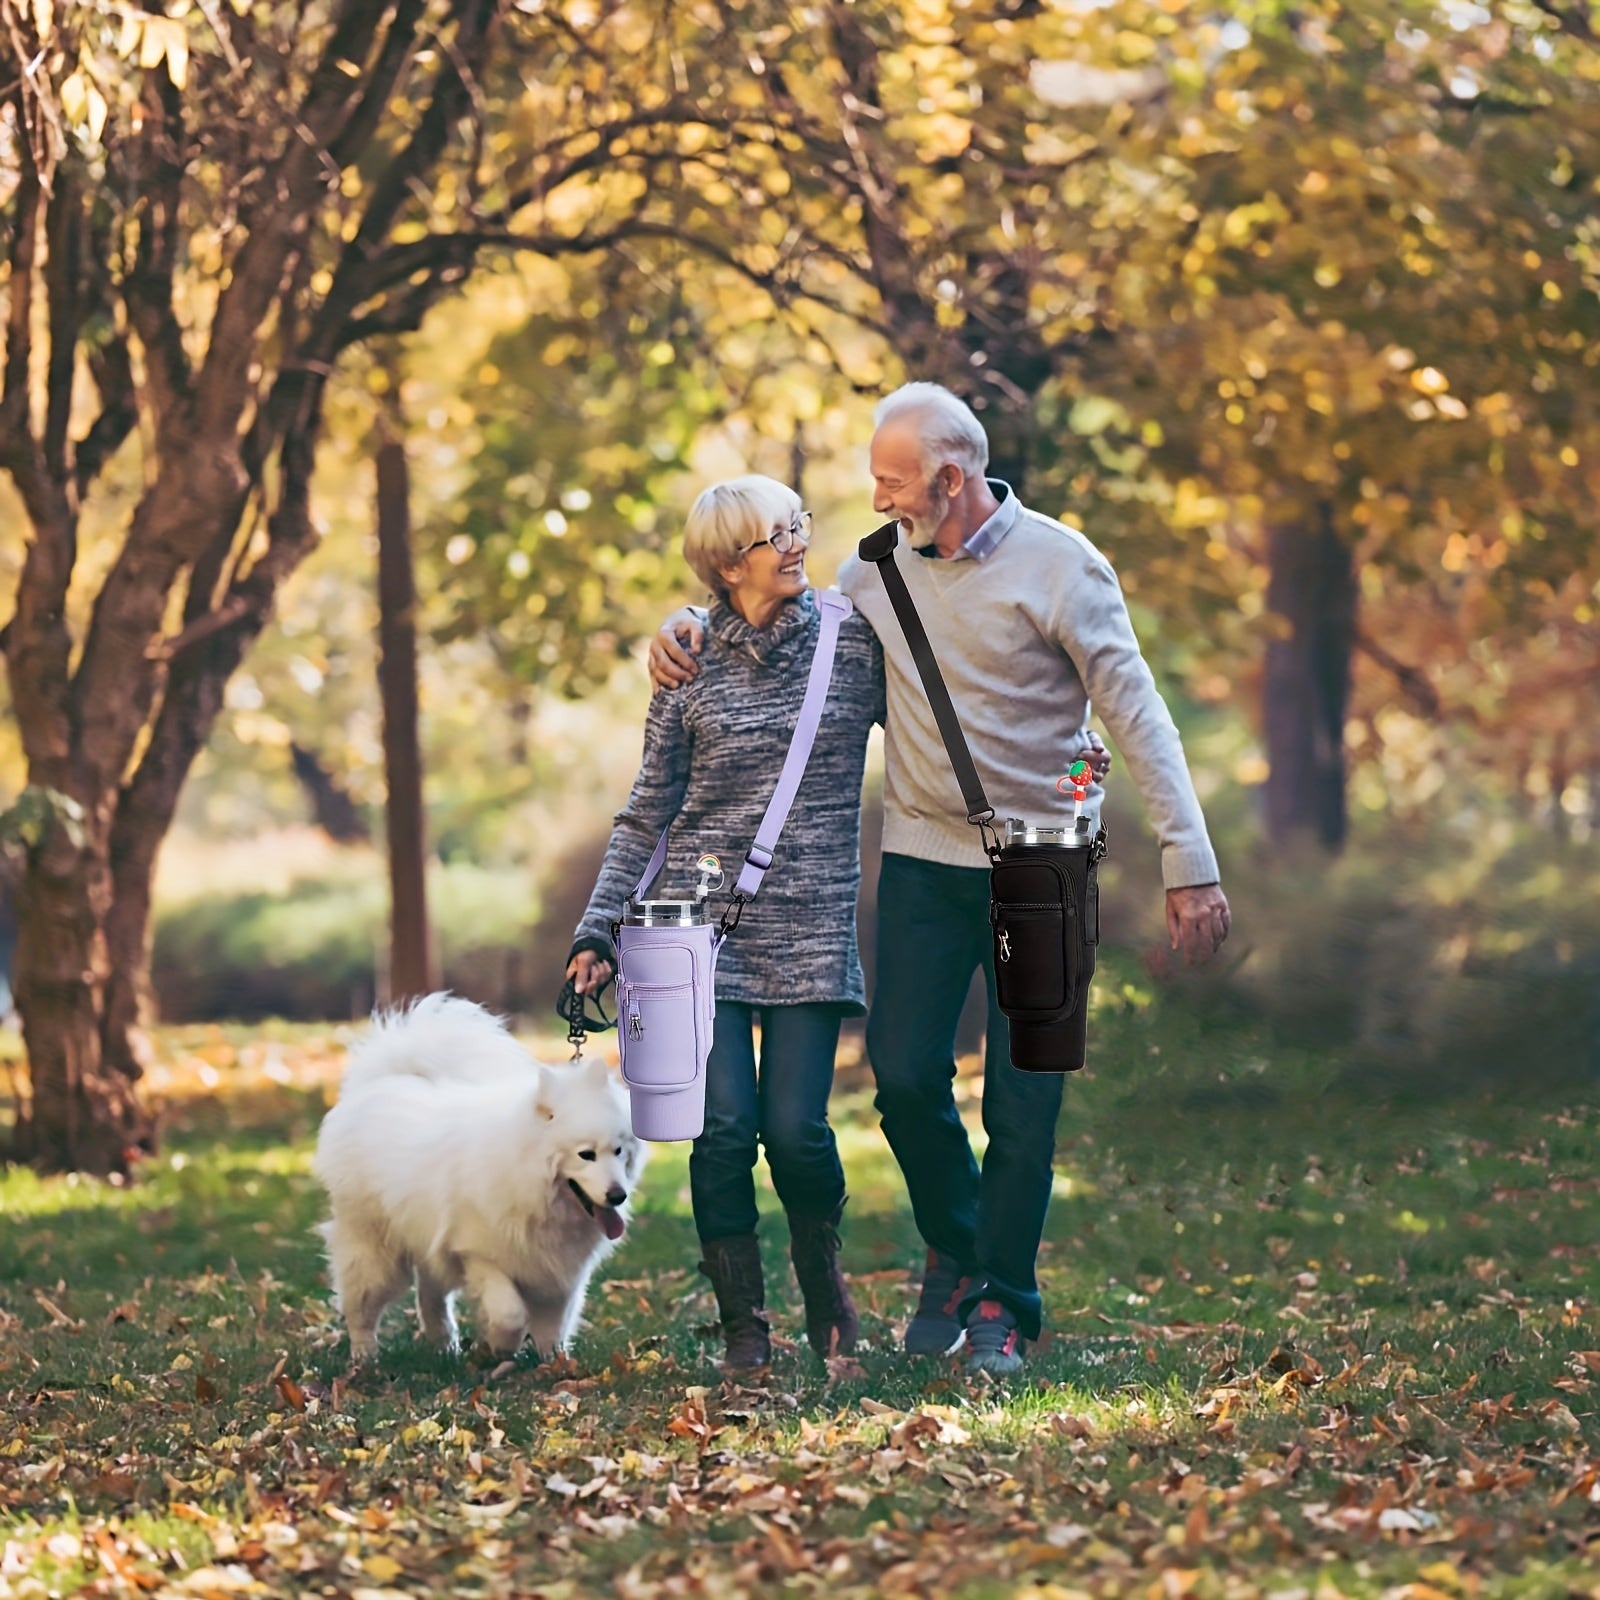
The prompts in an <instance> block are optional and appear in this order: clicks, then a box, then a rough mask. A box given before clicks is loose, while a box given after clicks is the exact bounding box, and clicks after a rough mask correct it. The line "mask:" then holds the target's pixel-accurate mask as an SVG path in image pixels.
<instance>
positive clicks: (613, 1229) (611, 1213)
mask: <svg viewBox="0 0 1600 1600" xmlns="http://www.w3.org/2000/svg"><path fill="white" fill-rule="evenodd" d="M594 1220H595V1221H596V1222H598V1223H599V1224H600V1226H601V1227H602V1228H603V1229H604V1230H605V1235H606V1238H608V1239H620V1238H621V1237H622V1230H623V1228H625V1227H626V1226H627V1224H626V1223H625V1222H624V1221H623V1220H622V1213H621V1212H620V1211H618V1210H617V1209H616V1208H615V1207H614V1206H596V1207H595V1208H594Z"/></svg>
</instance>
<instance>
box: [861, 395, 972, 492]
mask: <svg viewBox="0 0 1600 1600" xmlns="http://www.w3.org/2000/svg"><path fill="white" fill-rule="evenodd" d="M896 418H905V419H906V420H907V421H909V422H910V423H911V424H912V425H913V427H914V428H915V429H916V435H917V443H918V444H919V445H920V446H921V449H922V458H923V465H924V466H925V467H926V469H927V472H928V476H929V477H932V476H933V474H934V473H936V472H937V471H938V470H939V468H940V467H942V466H944V465H945V464H946V463H947V462H948V463H949V464H951V465H952V466H957V467H960V468H961V470H962V471H963V472H964V473H966V475H967V476H968V477H969V478H980V477H982V476H983V472H984V469H985V468H986V467H987V466H988V465H989V436H988V434H986V433H985V432H984V431H983V424H982V423H981V422H979V421H978V419H977V418H976V417H975V416H974V415H973V414H972V408H971V407H970V406H969V405H968V404H967V403H966V401H965V400H963V399H962V398H961V397H960V396H959V395H957V394H954V393H952V392H951V391H950V390H949V389H946V388H945V387H944V385H943V384H941V383H903V384H901V385H900V387H899V388H898V389H896V390H895V391H894V393H893V394H889V395H885V396H884V397H883V399H882V400H880V401H879V402H878V409H877V411H876V412H875V413H874V415H873V419H872V420H873V425H874V426H875V427H879V428H881V427H882V426H883V425H884V423H886V422H890V421H893V420H895V419H896Z"/></svg>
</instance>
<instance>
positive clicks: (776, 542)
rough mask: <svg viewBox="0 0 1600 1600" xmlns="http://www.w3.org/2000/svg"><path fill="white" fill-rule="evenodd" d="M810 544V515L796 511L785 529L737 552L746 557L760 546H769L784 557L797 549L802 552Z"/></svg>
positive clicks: (806, 512)
mask: <svg viewBox="0 0 1600 1600" xmlns="http://www.w3.org/2000/svg"><path fill="white" fill-rule="evenodd" d="M810 543H811V513H810V512H809V511H797V512H796V513H795V519H794V521H793V522H791V523H790V524H789V526H788V527H787V528H779V529H778V531H777V532H776V533H774V534H772V535H771V536H770V537H769V538H766V539H757V540H756V542H755V543H754V544H747V545H745V546H744V548H743V549H741V550H740V551H739V554H740V555H747V554H748V553H749V552H750V551H752V550H759V549H760V548H761V546H762V545H764V544H770V545H771V546H772V548H773V549H774V550H775V551H777V553H778V554H779V555H780V556H786V555H788V554H789V553H790V551H792V550H794V549H795V548H796V547H798V548H799V549H801V550H804V549H805V547H806V546H807V545H808V544H810Z"/></svg>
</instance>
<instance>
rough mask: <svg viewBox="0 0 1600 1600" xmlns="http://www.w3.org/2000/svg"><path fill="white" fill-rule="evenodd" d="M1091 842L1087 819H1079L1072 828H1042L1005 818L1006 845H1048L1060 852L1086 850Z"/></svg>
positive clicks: (1020, 819)
mask: <svg viewBox="0 0 1600 1600" xmlns="http://www.w3.org/2000/svg"><path fill="white" fill-rule="evenodd" d="M1091 842H1092V839H1091V835H1090V833H1089V819H1088V818H1087V817H1079V818H1078V820H1077V823H1076V825H1075V826H1073V827H1066V826H1048V827H1042V826H1039V825H1037V824H1035V823H1032V822H1024V821H1023V820H1022V818H1021V817H1007V818H1006V831H1005V843H1006V844H1007V845H1016V844H1050V845H1055V846H1056V847H1057V848H1058V849H1061V850H1086V849H1088V847H1089V845H1090V843H1091Z"/></svg>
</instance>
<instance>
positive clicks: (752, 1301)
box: [700, 1233, 772, 1372]
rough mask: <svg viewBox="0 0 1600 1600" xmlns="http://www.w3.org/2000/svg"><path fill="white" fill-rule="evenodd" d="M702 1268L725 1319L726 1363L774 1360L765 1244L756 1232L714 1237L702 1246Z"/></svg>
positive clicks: (738, 1368) (742, 1366) (741, 1367)
mask: <svg viewBox="0 0 1600 1600" xmlns="http://www.w3.org/2000/svg"><path fill="white" fill-rule="evenodd" d="M701 1249H702V1250H703V1252H704V1254H705V1260H703V1261H702V1262H701V1263H700V1270H701V1271H702V1272H703V1273H704V1274H705V1275H706V1276H707V1277H708V1278H709V1279H710V1280H711V1287H712V1290H713V1291H714V1292H715V1294H716V1297H717V1315H718V1316H719V1317H720V1318H721V1319H722V1364H723V1366H724V1367H726V1368H728V1369H729V1370H730V1371H735V1372H746V1371H749V1370H751V1369H753V1368H756V1367H765V1366H770V1365H771V1363H772V1335H771V1331H770V1329H769V1328H768V1327H767V1314H766V1304H767V1293H766V1286H765V1284H764V1283H763V1281H762V1277H761V1247H760V1246H759V1245H758V1244H757V1243H756V1236H755V1235H754V1234H753V1233H738V1234H734V1235H732V1236H731V1237H729V1238H726V1239H712V1240H711V1241H710V1242H709V1243H706V1244H703V1245H702V1246H701Z"/></svg>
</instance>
